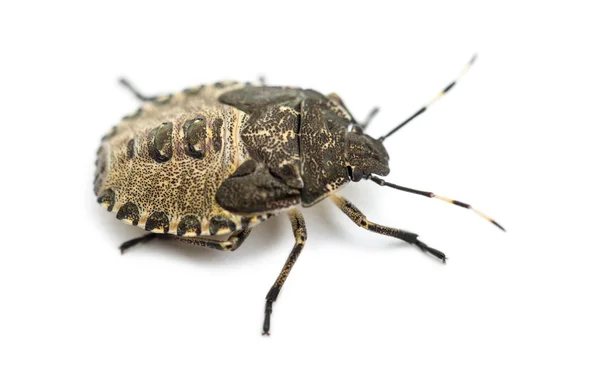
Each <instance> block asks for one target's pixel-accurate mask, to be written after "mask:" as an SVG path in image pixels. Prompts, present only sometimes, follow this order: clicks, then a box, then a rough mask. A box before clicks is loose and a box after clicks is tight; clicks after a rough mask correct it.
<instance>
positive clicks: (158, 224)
mask: <svg viewBox="0 0 600 375" xmlns="http://www.w3.org/2000/svg"><path fill="white" fill-rule="evenodd" d="M145 229H146V230H147V231H153V230H155V229H162V231H163V232H164V233H167V232H169V216H168V215H167V214H166V213H164V212H154V213H153V214H152V215H150V217H149V218H148V220H147V221H146V228H145Z"/></svg>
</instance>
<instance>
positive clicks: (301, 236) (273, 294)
mask: <svg viewBox="0 0 600 375" xmlns="http://www.w3.org/2000/svg"><path fill="white" fill-rule="evenodd" d="M288 215H289V218H290V222H291V224H292V230H293V231H294V236H295V237H296V244H295V245H294V248H293V249H292V252H291V253H290V255H289V257H288V259H287V261H286V262H285V265H284V266H283V269H282V270H281V273H279V276H278V277H277V280H275V284H273V286H272V287H271V290H269V293H267V297H266V299H267V302H266V304H265V321H264V323H263V335H268V334H269V330H270V328H271V313H272V312H273V302H275V301H276V300H277V296H278V295H279V291H280V290H281V288H282V287H283V284H284V283H285V280H286V279H287V277H288V275H289V274H290V271H291V270H292V267H293V266H294V263H296V260H297V259H298V257H299V256H300V253H301V252H302V249H303V248H304V242H306V225H305V224H304V217H303V216H302V214H301V213H300V211H298V210H295V209H292V210H290V211H289V213H288Z"/></svg>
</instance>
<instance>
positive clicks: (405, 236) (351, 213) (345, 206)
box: [331, 195, 446, 263]
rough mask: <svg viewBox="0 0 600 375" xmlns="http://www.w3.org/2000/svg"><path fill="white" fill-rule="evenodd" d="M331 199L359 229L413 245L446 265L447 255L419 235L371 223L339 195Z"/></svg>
mask: <svg viewBox="0 0 600 375" xmlns="http://www.w3.org/2000/svg"><path fill="white" fill-rule="evenodd" d="M331 199H332V200H333V201H334V202H335V204H336V206H338V207H339V209H340V210H342V212H343V213H345V214H346V216H348V217H349V218H350V219H351V220H352V221H353V222H354V223H355V224H356V225H358V226H359V227H361V228H364V229H366V230H368V231H371V232H375V233H379V234H383V235H384V236H390V237H395V238H399V239H401V240H402V241H405V242H408V243H409V244H411V245H415V246H416V247H418V248H419V249H421V250H422V251H423V252H425V253H428V254H431V255H433V256H434V257H436V258H438V259H439V260H441V261H442V262H444V263H446V255H445V254H444V253H442V252H441V251H439V250H436V249H433V248H431V247H429V246H427V245H426V244H424V243H423V242H421V241H419V240H418V239H417V237H418V236H419V235H418V234H415V233H411V232H407V231H404V230H402V229H394V228H390V227H386V226H383V225H379V224H376V223H373V222H372V221H369V220H368V219H367V218H366V216H365V215H364V214H363V213H362V212H360V210H359V209H358V208H356V206H354V205H353V204H352V203H351V202H350V201H348V200H347V199H345V198H343V197H341V196H339V195H332V196H331Z"/></svg>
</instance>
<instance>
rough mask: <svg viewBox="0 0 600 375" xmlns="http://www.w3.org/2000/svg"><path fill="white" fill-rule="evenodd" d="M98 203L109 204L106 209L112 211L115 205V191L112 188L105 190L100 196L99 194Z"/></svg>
mask: <svg viewBox="0 0 600 375" xmlns="http://www.w3.org/2000/svg"><path fill="white" fill-rule="evenodd" d="M98 203H100V204H102V205H107V207H106V210H107V211H112V209H113V207H114V206H115V192H114V191H112V190H111V189H108V190H104V191H103V192H102V194H100V196H98Z"/></svg>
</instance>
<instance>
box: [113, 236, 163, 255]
mask: <svg viewBox="0 0 600 375" xmlns="http://www.w3.org/2000/svg"><path fill="white" fill-rule="evenodd" d="M158 236H159V234H158V233H150V234H146V235H145V236H141V237H138V238H134V239H131V240H129V241H125V242H123V243H122V244H121V246H119V250H121V254H123V253H125V250H127V249H129V248H130V247H132V246H135V245H137V244H139V243H144V242H148V241H152V240H153V239H155V238H157V237H158Z"/></svg>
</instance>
